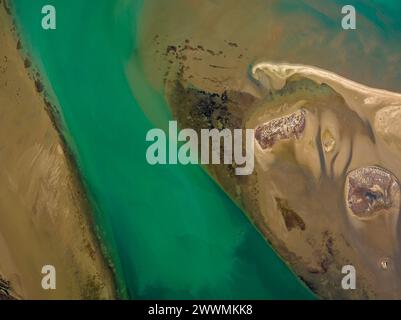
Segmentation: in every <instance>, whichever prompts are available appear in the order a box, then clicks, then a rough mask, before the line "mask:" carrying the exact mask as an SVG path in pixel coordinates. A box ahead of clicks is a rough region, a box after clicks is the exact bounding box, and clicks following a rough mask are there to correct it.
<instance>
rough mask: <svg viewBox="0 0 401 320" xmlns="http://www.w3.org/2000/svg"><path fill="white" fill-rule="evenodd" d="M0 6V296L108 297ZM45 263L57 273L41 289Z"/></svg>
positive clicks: (97, 257) (36, 92) (58, 152)
mask: <svg viewBox="0 0 401 320" xmlns="http://www.w3.org/2000/svg"><path fill="white" fill-rule="evenodd" d="M3 4H5V3H4V2H3ZM3 4H2V5H1V7H0V44H1V45H0V56H1V61H0V107H1V115H2V116H1V117H0V256H1V259H0V279H1V280H0V281H1V282H0V297H6V298H10V297H11V298H22V299H110V298H114V297H115V288H114V282H113V276H112V272H111V270H110V268H109V266H108V265H107V262H106V261H105V260H104V258H103V256H102V254H101V250H100V245H99V243H98V241H97V239H96V237H95V235H94V232H93V229H92V222H91V219H90V208H89V205H88V201H87V199H86V197H85V192H84V190H83V188H82V185H81V182H80V181H79V179H78V176H77V172H76V169H75V168H74V166H73V164H72V162H71V159H70V157H69V156H68V155H67V153H66V151H65V150H66V149H65V146H64V144H63V141H62V140H61V138H60V136H59V134H58V132H57V130H56V129H55V126H54V123H52V121H51V119H50V117H49V114H48V113H47V111H46V108H48V107H49V102H47V100H46V99H45V101H44V98H43V96H42V94H41V93H40V92H42V91H43V89H44V88H43V85H42V84H41V82H40V81H39V80H38V79H37V78H36V83H34V81H33V80H32V79H31V78H30V77H29V76H28V73H29V72H30V70H31V69H29V68H30V64H31V63H30V62H29V60H26V61H25V63H24V61H23V59H22V57H21V52H20V51H19V49H20V47H21V44H20V42H18V44H17V41H16V40H15V38H14V37H13V32H12V24H11V17H10V16H9V15H8V14H9V13H10V12H9V10H8V9H9V7H8V6H3ZM5 8H6V9H7V11H6V10H5ZM26 68H28V69H26ZM44 265H53V266H54V267H55V268H56V280H57V282H56V283H57V285H56V290H43V288H42V286H41V280H42V277H43V275H42V273H41V270H42V267H43V266H44Z"/></svg>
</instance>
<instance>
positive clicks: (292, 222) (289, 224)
mask: <svg viewBox="0 0 401 320" xmlns="http://www.w3.org/2000/svg"><path fill="white" fill-rule="evenodd" d="M275 200H276V203H277V208H278V210H279V211H280V212H281V215H282V216H283V219H284V222H285V226H286V228H287V230H288V231H291V230H293V229H299V230H301V231H305V228H306V225H305V222H304V221H303V220H302V218H301V217H300V216H299V215H298V214H297V213H296V212H295V211H294V210H292V209H291V208H290V207H289V206H288V203H287V202H286V201H285V200H283V199H280V198H275Z"/></svg>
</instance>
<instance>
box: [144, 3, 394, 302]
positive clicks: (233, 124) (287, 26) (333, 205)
mask: <svg viewBox="0 0 401 320" xmlns="http://www.w3.org/2000/svg"><path fill="white" fill-rule="evenodd" d="M173 2H174V5H171V3H169V5H165V7H163V8H160V6H159V4H156V2H155V1H154V2H152V1H149V2H147V3H146V5H145V12H148V14H149V17H150V16H152V19H153V20H155V19H156V20H157V21H160V24H152V25H150V24H147V23H146V19H144V20H143V23H142V25H141V27H142V28H143V31H144V32H143V34H144V35H145V36H143V38H142V44H143V50H142V52H141V54H142V59H143V61H144V64H145V66H146V68H145V71H146V72H147V75H148V78H149V79H150V80H151V81H153V84H154V86H155V88H158V89H159V90H161V91H163V92H165V96H166V99H167V100H168V101H169V104H170V106H171V109H172V112H173V115H174V117H175V118H176V119H178V122H179V125H180V127H181V128H194V129H195V130H197V131H199V130H200V129H202V128H209V129H211V128H217V129H224V128H228V129H236V128H251V129H256V128H258V127H261V126H264V125H265V127H264V128H269V127H272V125H273V124H274V125H275V124H277V123H281V124H282V123H285V122H286V121H288V119H292V118H294V117H292V116H291V115H294V114H299V112H300V110H302V111H301V112H302V113H304V114H305V123H303V125H302V126H301V127H300V128H302V130H299V131H300V132H297V133H296V134H290V135H284V134H280V137H279V138H280V139H278V138H277V141H276V140H275V141H274V142H275V143H274V145H273V144H271V145H270V142H269V143H265V144H262V145H261V144H260V143H259V142H258V141H257V140H258V136H256V137H255V157H256V164H255V172H254V173H253V174H252V175H251V176H248V177H238V176H235V175H234V167H233V166H225V165H221V166H216V165H214V166H207V168H206V169H207V170H208V172H209V173H210V174H211V175H212V176H213V177H214V178H215V180H216V181H217V182H218V183H219V184H220V185H221V186H222V188H223V189H224V190H225V191H226V192H227V193H228V194H229V196H230V197H231V198H232V199H233V200H234V201H235V202H236V203H237V204H239V205H240V206H241V207H242V208H243V209H244V211H245V212H246V213H247V214H248V216H249V217H250V218H251V219H252V221H253V222H254V223H255V224H256V226H257V227H258V229H259V230H260V231H261V232H262V234H263V235H264V236H265V238H266V239H267V240H268V241H269V242H270V243H272V245H273V247H274V248H275V250H277V252H278V253H279V254H280V255H281V257H282V258H283V259H284V260H285V261H286V262H288V263H289V264H290V266H291V267H292V269H293V270H294V271H295V272H296V273H297V274H298V276H299V277H300V278H301V279H302V280H303V281H304V282H305V283H306V284H307V285H308V286H309V287H310V288H311V289H312V290H313V291H314V292H316V293H317V294H318V295H319V296H321V297H324V298H399V297H401V273H400V272H401V266H400V264H399V261H400V258H401V256H400V248H399V244H400V241H401V238H400V235H399V211H400V203H399V184H398V179H400V177H401V169H400V165H399V163H400V160H401V153H400V150H401V135H400V131H399V129H398V128H399V124H400V122H399V120H400V105H401V96H400V94H397V93H393V92H388V91H383V90H378V89H374V88H370V87H366V86H364V85H361V84H359V83H356V82H353V81H351V80H348V79H347V78H350V79H353V80H356V81H358V82H360V83H364V84H365V85H371V86H375V87H377V88H386V89H395V88H397V86H398V85H397V83H399V79H398V73H397V71H396V69H395V68H393V64H392V63H388V64H385V65H383V64H381V66H380V67H379V66H378V65H373V66H372V63H373V62H374V61H375V60H376V59H377V60H376V61H380V59H381V58H383V57H385V56H386V54H387V58H388V59H390V60H391V61H392V62H394V63H397V62H398V61H400V56H399V54H396V53H395V52H396V50H394V51H392V50H391V49H389V47H390V46H387V47H386V46H385V45H384V44H385V43H384V42H383V39H382V38H381V37H380V36H379V35H378V34H377V33H376V32H378V31H377V29H374V28H373V27H372V23H371V22H370V21H369V20H368V19H366V20H362V21H361V23H362V24H363V25H364V26H365V27H366V30H365V31H364V30H362V31H361V33H358V35H356V34H351V35H350V34H344V33H341V32H338V30H334V31H333V30H331V31H330V29H329V28H326V25H330V24H332V23H333V24H335V23H336V21H335V19H336V18H337V17H336V16H332V15H330V14H329V15H328V16H326V18H323V17H322V14H323V13H325V14H326V13H329V12H336V11H335V8H334V9H333V7H330V5H329V6H327V7H323V6H321V5H320V4H319V2H318V1H305V2H302V4H305V3H306V4H307V5H308V6H310V7H311V8H312V9H313V10H312V12H313V14H312V15H309V14H307V13H305V12H304V13H302V10H300V11H299V12H298V11H297V10H295V11H293V10H289V11H288V12H287V11H285V9H284V8H285V4H288V3H287V2H285V1H283V2H281V3H282V5H279V4H278V2H277V1H268V2H263V1H257V0H255V1H251V3H249V2H246V3H245V2H242V1H237V2H236V3H235V4H232V5H229V4H228V3H226V2H224V1H223V3H219V4H217V3H216V2H213V1H210V2H207V3H206V4H205V2H202V3H201V2H200V1H189V2H185V1H179V0H177V1H173ZM284 2H285V4H284ZM156 5H157V7H158V10H156V9H155V8H156ZM162 6H163V5H162ZM294 6H295V5H294ZM300 6H302V5H300ZM244 7H246V8H247V10H246V12H244V10H243V8H244ZM266 7H268V8H267V9H266ZM177 8H178V9H177ZM248 9H249V10H248ZM293 9H294V8H293ZM295 9H296V8H295ZM146 10H147V11H146ZM145 16H146V15H145ZM296 18H298V19H296ZM233 21H240V23H239V22H238V23H235V22H233ZM262 30H265V32H262ZM325 30H328V31H325ZM368 30H370V32H371V34H370V36H369V31H368ZM335 33H336V34H337V35H336V36H335V35H334V34H335ZM312 47H318V48H319V50H318V51H314V50H311V49H310V48H312ZM339 48H341V49H343V50H342V51H341V52H339V51H338V50H341V49H339ZM345 48H346V49H345ZM336 50H337V51H336ZM358 50H363V51H366V52H371V53H372V55H371V56H370V57H368V58H366V59H365V60H364V59H359V60H358V59H357V57H358V56H359V55H358V54H356V53H357V52H358ZM334 51H336V54H335V55H333V52H334ZM387 58H386V59H387ZM261 61H268V62H269V63H258V62H261ZM283 61H284V62H287V63H281V62H283ZM308 65H309V66H308ZM317 67H319V68H317ZM320 68H323V69H320ZM392 69H393V70H392ZM326 70H330V71H326ZM338 74H340V75H342V76H346V77H347V78H344V77H341V76H339V75H338ZM378 75H380V76H378ZM144 111H145V112H147V113H149V115H150V117H151V116H152V110H144ZM276 119H281V120H276ZM266 124H267V125H266ZM301 131H302V132H301ZM275 139H276V138H275ZM278 140H281V141H278ZM354 170H359V171H356V172H363V174H362V175H363V177H362V178H358V179H356V180H355V179H354V177H353V173H354V172H355V171H354ZM387 172H388V173H387ZM375 174H376V176H375ZM381 177H388V178H386V179H388V180H389V181H391V188H392V189H391V190H392V191H391V192H387V191H384V190H385V189H386V188H384V184H385V183H384V182H383V181H382V180H383V178H381ZM350 179H351V180H350ZM352 179H353V180H352ZM380 179H382V180H380ZM366 181H368V182H366ZM372 181H381V182H380V183H376V182H375V183H373V182H372ZM350 183H354V184H355V185H356V186H353V187H352V188H350V187H349V184H350ZM381 184H382V186H381ZM381 187H383V188H381ZM365 189H366V192H362V193H361V192H360V190H365ZM379 189H380V192H379V191H378V190H379ZM350 190H351V191H350ZM355 190H358V192H359V193H357V192H356V191H355ZM349 192H351V193H353V194H352V196H355V197H351V196H349ZM358 197H359V198H358ZM351 198H352V199H354V200H352V201H357V204H358V206H359V207H357V206H356V205H352V204H350V202H349V199H351ZM358 201H361V202H362V204H363V203H365V204H366V203H367V204H366V206H362V205H360V202H358ZM380 201H381V202H380ZM381 203H383V204H384V205H382V204H381ZM366 207H369V208H370V209H369V210H367V209H360V210H365V211H364V212H363V213H364V214H366V215H367V216H368V219H365V218H363V219H362V218H361V217H358V216H356V215H355V214H353V212H351V211H352V209H353V210H355V208H366ZM358 210H359V209H358ZM370 213H372V214H370ZM348 264H351V265H353V266H354V267H355V268H356V270H357V279H358V280H357V289H356V290H343V288H342V286H341V280H342V278H343V277H344V274H342V272H341V270H342V267H343V266H345V265H348Z"/></svg>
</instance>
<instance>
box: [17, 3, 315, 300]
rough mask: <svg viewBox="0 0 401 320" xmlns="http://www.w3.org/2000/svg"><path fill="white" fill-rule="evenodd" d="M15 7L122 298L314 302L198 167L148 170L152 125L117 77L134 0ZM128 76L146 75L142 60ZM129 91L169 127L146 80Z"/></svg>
mask: <svg viewBox="0 0 401 320" xmlns="http://www.w3.org/2000/svg"><path fill="white" fill-rule="evenodd" d="M52 2H53V3H54V4H55V5H56V8H57V23H58V24H57V30H56V31H44V30H42V29H41V27H40V20H41V14H40V11H41V8H42V6H43V5H45V4H50V3H52ZM13 3H14V10H15V13H16V17H17V21H18V25H19V28H20V30H21V31H22V35H23V38H24V43H25V45H26V47H27V49H28V51H29V52H30V53H31V55H32V56H33V58H34V60H35V62H36V63H37V64H38V66H39V67H40V69H41V72H42V75H43V77H44V78H46V79H47V81H48V83H50V84H51V85H50V86H48V90H49V91H50V93H51V94H52V95H53V98H54V99H55V100H57V101H58V106H59V108H60V111H61V113H62V117H63V119H62V121H63V125H64V134H65V136H66V137H67V141H68V144H69V146H70V147H71V149H72V150H73V153H74V155H75V157H76V159H77V162H78V165H79V169H80V172H81V174H82V176H83V179H84V182H85V185H86V187H87V190H88V193H89V196H90V198H91V201H92V204H93V207H94V215H95V220H96V224H97V228H98V231H99V234H100V235H101V237H102V240H103V243H104V244H105V246H106V248H107V251H108V253H109V255H110V256H111V258H112V261H113V264H114V266H115V268H116V275H117V279H118V285H119V289H120V294H121V295H122V296H125V297H129V298H211V299H213V298H234V299H237V298H245V299H247V298H255V299H259V298H260V299H262V298H266V299H281V298H288V299H311V298H313V295H312V294H311V293H310V291H309V290H307V289H306V288H305V287H304V286H303V284H301V283H300V282H299V281H298V279H297V278H296V277H295V276H294V275H293V274H292V272H291V271H290V270H289V269H288V268H287V266H286V265H285V264H284V263H283V262H282V261H281V260H280V259H279V258H278V257H277V255H276V254H275V253H274V252H273V250H272V249H271V248H270V247H269V245H267V244H266V242H265V241H264V240H263V238H262V237H261V236H260V234H259V233H258V232H257V231H256V229H255V228H254V227H253V226H252V225H251V223H249V221H248V220H247V218H246V217H245V216H244V215H243V213H242V212H241V211H240V210H239V209H238V208H237V207H236V206H235V205H234V204H233V203H232V202H231V201H230V200H229V199H228V197H227V196H226V195H225V194H224V193H223V192H222V191H221V190H220V189H219V188H218V187H217V186H216V185H215V183H214V182H213V181H212V180H211V179H210V178H209V177H208V176H207V175H206V174H205V173H204V172H203V171H202V169H201V168H200V167H198V166H182V165H176V166H156V167H152V166H150V165H148V164H147V162H146V159H145V151H146V148H147V147H148V143H146V142H145V135H146V132H147V131H148V130H149V129H151V128H152V127H153V125H152V123H150V121H149V120H148V119H147V118H146V117H145V115H144V114H143V112H142V110H141V108H140V107H139V105H138V103H137V101H136V99H135V97H134V95H133V93H132V90H131V88H130V84H129V83H128V80H127V77H126V74H125V72H126V66H127V63H128V61H129V59H130V58H131V57H132V54H133V53H135V46H136V41H135V37H136V18H137V16H138V15H139V14H140V9H141V3H140V2H139V1H124V0H97V1H96V2H94V1H89V0H57V1H49V0H35V1H31V0H15V1H14V2H13ZM132 72H134V73H135V77H134V78H135V79H144V77H142V76H141V72H142V71H141V68H140V61H136V64H135V67H134V70H133V71H132ZM138 81H140V80H138ZM135 86H137V88H140V90H146V91H147V92H148V97H149V99H148V101H147V103H152V104H158V105H159V106H160V108H161V109H163V110H165V115H164V116H163V117H164V118H165V121H166V122H167V121H168V120H169V113H168V111H167V106H166V105H165V104H164V101H163V98H162V97H161V96H159V95H158V93H156V92H152V90H151V89H150V87H149V86H148V85H147V83H146V82H145V81H144V80H143V81H140V82H138V83H137V84H135V83H134V87H135ZM145 108H146V106H145Z"/></svg>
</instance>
